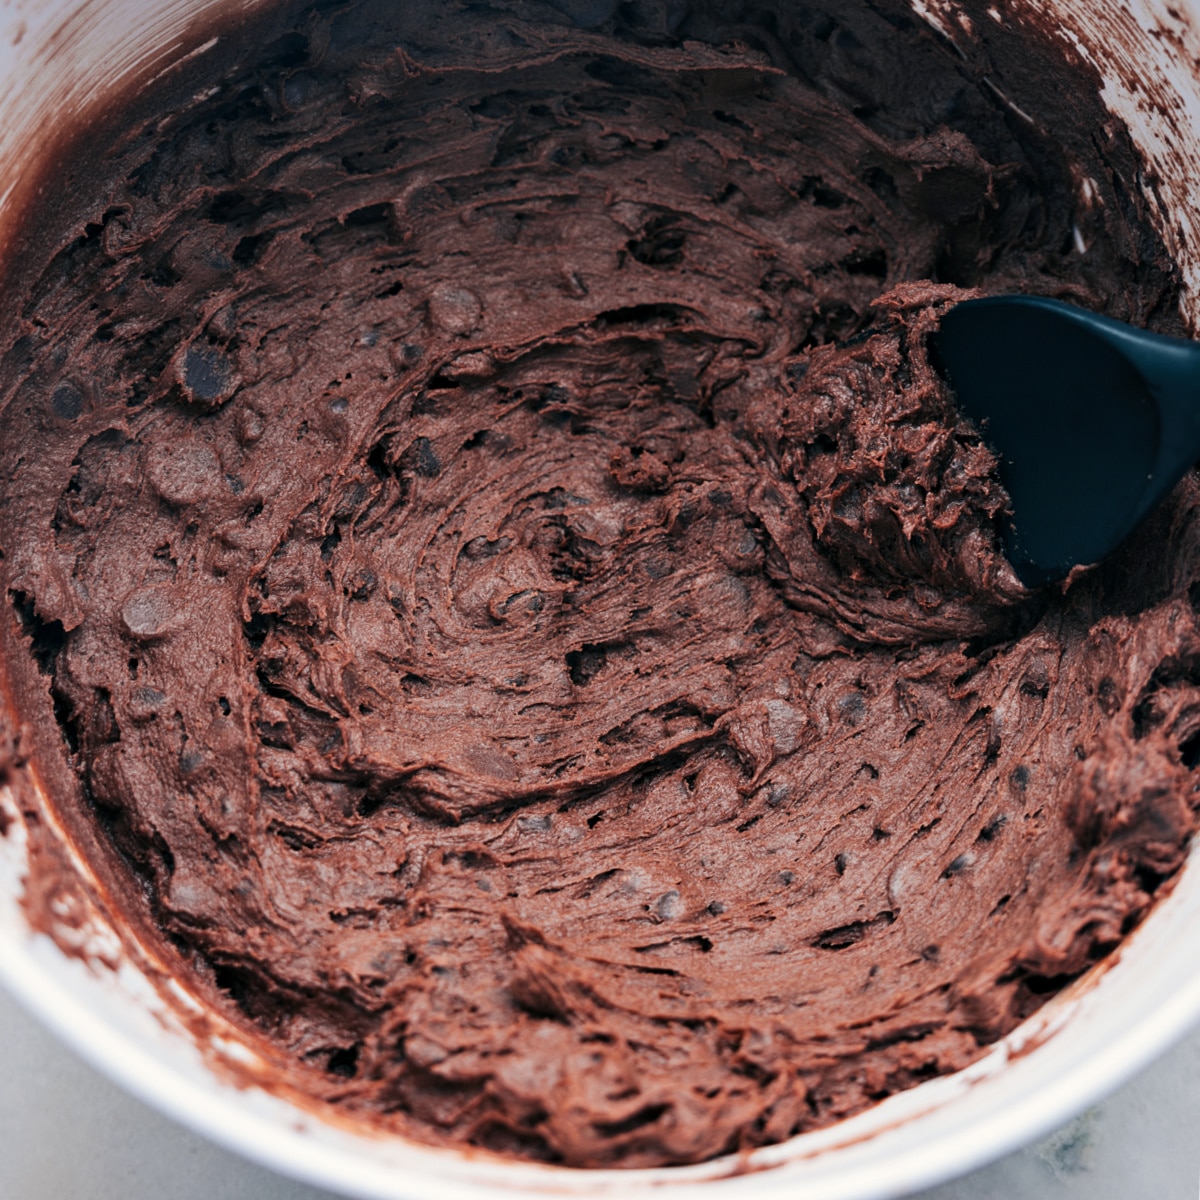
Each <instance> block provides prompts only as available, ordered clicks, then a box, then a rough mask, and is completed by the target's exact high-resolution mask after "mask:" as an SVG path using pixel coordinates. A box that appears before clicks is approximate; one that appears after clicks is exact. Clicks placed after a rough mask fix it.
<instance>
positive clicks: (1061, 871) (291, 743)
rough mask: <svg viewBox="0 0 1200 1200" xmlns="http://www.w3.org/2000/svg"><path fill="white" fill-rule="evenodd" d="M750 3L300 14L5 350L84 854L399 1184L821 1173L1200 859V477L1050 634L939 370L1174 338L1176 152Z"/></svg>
mask: <svg viewBox="0 0 1200 1200" xmlns="http://www.w3.org/2000/svg"><path fill="white" fill-rule="evenodd" d="M736 7H737V6H733V7H731V6H728V5H714V6H711V7H707V6H705V5H703V4H697V5H694V6H686V5H676V4H673V3H671V4H654V3H646V4H641V3H635V4H626V5H621V6H620V8H619V10H618V9H617V8H616V7H615V6H613V5H606V4H603V3H601V4H599V5H592V6H591V7H588V6H587V5H580V4H577V3H574V0H563V2H562V3H558V4H556V5H554V6H553V7H547V6H539V5H538V4H535V3H525V2H523V0H515V2H513V3H504V4H497V5H492V6H489V7H488V8H487V10H486V12H483V11H481V10H480V9H479V7H478V6H474V5H469V4H459V3H456V2H454V0H448V2H446V3H442V4H437V5H431V6H428V7H424V6H417V5H413V6H395V5H391V4H383V3H378V4H372V3H364V4H329V3H324V4H319V5H316V6H315V7H312V8H311V9H310V8H305V7H295V6H293V8H292V9H290V10H286V11H285V10H282V9H276V10H274V11H273V12H272V13H271V14H270V15H269V18H264V19H263V20H264V24H263V26H262V27H261V29H260V30H259V32H258V33H257V34H256V35H255V36H254V37H250V36H243V38H242V41H241V42H240V43H239V45H240V47H241V49H240V50H239V51H238V54H240V55H241V57H237V56H236V55H235V56H233V57H228V56H227V58H226V59H225V60H222V61H223V63H224V65H223V66H222V67H221V68H220V70H217V69H216V68H206V67H205V66H204V64H203V62H194V63H192V64H190V66H189V67H188V69H189V70H191V71H193V72H195V73H198V74H196V79H197V80H198V82H197V83H196V86H195V88H194V89H193V90H192V92H191V95H192V96H193V98H192V99H191V100H190V101H188V102H187V103H186V104H184V105H182V106H180V107H172V108H169V109H165V110H163V111H160V112H158V113H156V114H154V115H153V117H152V118H146V117H144V116H139V117H138V118H137V119H136V120H134V119H133V118H132V117H131V118H130V119H129V121H128V122H127V123H126V125H125V126H120V125H119V124H118V126H117V128H118V133H114V134H113V136H112V138H111V145H108V144H106V147H105V149H104V152H103V155H102V167H103V169H102V170H99V169H98V171H97V172H94V173H91V174H89V175H88V177H87V178H83V177H82V176H81V177H79V178H75V177H71V176H70V174H69V172H68V173H67V176H66V177H65V178H64V179H63V180H62V181H61V186H62V187H63V188H66V189H67V190H68V192H70V194H71V195H72V196H73V199H72V201H71V202H72V203H73V204H74V205H75V212H76V219H75V221H74V223H73V224H72V225H71V227H70V228H69V229H67V230H66V231H65V232H63V231H61V230H59V231H57V232H54V234H53V240H49V239H50V236H51V235H50V234H47V239H48V240H47V244H46V253H45V255H44V262H43V263H42V265H41V267H40V269H39V270H37V271H34V272H32V273H30V274H27V277H26V282H25V283H24V284H23V285H22V287H21V289H20V290H19V292H18V293H16V294H10V295H9V297H8V299H7V301H6V310H5V318H4V326H3V337H2V340H0V350H2V352H3V355H4V357H3V359H2V362H0V402H2V403H3V413H2V415H0V470H2V471H3V478H4V487H3V492H2V496H0V549H2V551H3V558H2V559H0V575H2V577H3V588H4V593H3V594H4V596H5V598H6V599H5V603H6V606H7V613H8V615H7V617H6V619H5V622H4V625H5V633H4V637H5V642H4V646H5V659H6V664H7V665H6V673H7V675H8V678H9V684H10V687H11V688H12V689H13V691H14V692H15V693H16V695H17V697H18V707H19V710H20V712H21V714H22V715H23V716H24V718H25V719H26V720H27V721H29V722H30V723H31V724H33V725H36V726H37V727H38V728H40V730H41V731H42V732H41V734H40V735H39V736H40V737H41V742H40V744H39V745H40V748H39V750H38V755H40V759H41V761H42V763H43V765H44V767H45V772H44V773H45V775H46V778H48V779H57V780H58V781H59V784H58V785H57V786H58V794H57V795H56V798H55V799H56V803H57V804H58V805H59V807H60V808H61V810H62V814H63V820H64V821H65V822H66V823H67V824H68V825H72V824H73V825H74V827H75V828H79V829H83V828H85V827H86V828H87V829H89V830H92V831H93V832H95V831H98V832H99V835H100V842H101V843H102V845H103V847H104V848H105V849H104V852H103V853H102V854H100V855H99V857H100V858H101V859H103V862H102V864H101V867H102V869H103V870H104V871H106V872H108V876H109V877H110V878H111V879H112V880H114V884H113V886H114V889H115V890H116V891H118V892H120V894H122V895H124V896H125V897H126V900H125V903H126V904H127V906H128V911H129V913H130V914H131V919H133V917H134V915H137V914H140V918H139V919H143V920H146V921H148V922H150V923H151V924H152V926H153V928H154V929H155V930H156V931H157V933H156V936H159V937H161V940H162V943H163V946H164V947H166V948H167V949H166V951H164V952H169V953H170V954H171V955H173V956H174V961H176V962H177V965H178V974H179V975H180V977H181V978H184V979H185V980H186V981H187V982H188V984H189V986H190V987H192V988H194V989H197V990H198V991H199V992H200V993H201V994H203V995H205V996H206V997H207V998H208V1000H209V1002H210V1003H212V1004H214V1005H220V1006H223V1007H224V1008H225V1009H226V1010H227V1011H229V1012H230V1013H231V1014H234V1015H235V1016H236V1019H237V1020H238V1021H240V1022H241V1023H242V1024H243V1025H244V1026H245V1028H246V1030H247V1034H248V1036H251V1037H254V1038H256V1039H258V1040H259V1041H260V1043H261V1044H262V1046H263V1047H264V1053H265V1054H267V1055H268V1057H269V1059H270V1061H271V1062H272V1063H274V1064H275V1069H276V1070H277V1071H278V1073H279V1078H280V1079H281V1080H282V1079H287V1080H288V1081H289V1082H290V1085H292V1086H296V1087H300V1088H302V1089H303V1090H304V1091H305V1092H306V1093H307V1094H309V1095H311V1096H312V1097H313V1098H314V1099H315V1100H316V1101H318V1102H320V1103H328V1104H331V1105H334V1106H337V1108H338V1109H339V1110H340V1111H341V1112H343V1113H345V1114H349V1115H351V1116H353V1117H354V1118H355V1119H360V1120H362V1121H365V1122H370V1123H373V1124H375V1125H376V1126H379V1127H383V1128H388V1129H392V1130H395V1131H397V1132H400V1133H403V1134H405V1135H407V1136H411V1137H416V1138H419V1139H423V1140H425V1141H429V1142H434V1143H440V1144H452V1145H464V1144H469V1145H472V1146H478V1147H483V1148H485V1149H490V1150H493V1151H498V1152H501V1153H505V1154H510V1155H517V1156H522V1157H527V1158H536V1159H542V1160H546V1161H551V1162H558V1163H565V1164H570V1165H576V1166H630V1167H632V1166H652V1165H662V1164H672V1163H688V1162H695V1161H699V1160H703V1159H706V1158H710V1157H712V1156H714V1155H719V1154H722V1153H725V1152H728V1151H731V1150H736V1149H739V1148H747V1147H753V1146H757V1145H762V1144H765V1143H769V1142H774V1141H779V1140H781V1139H784V1138H787V1137H789V1136H790V1135H792V1134H794V1133H797V1132H800V1131H803V1130H807V1129H812V1128H815V1127H819V1126H822V1125H827V1124H829V1123H831V1122H833V1121H835V1120H837V1119H839V1118H841V1117H844V1116H846V1115H848V1114H852V1113H855V1112H858V1111H860V1110H862V1109H863V1108H865V1107H867V1106H868V1105H870V1104H872V1103H873V1102H875V1101H877V1100H878V1099H880V1098H882V1097H885V1096H887V1095H889V1094H891V1093H893V1092H896V1091H898V1090H900V1089H903V1088H907V1087H910V1086H912V1085H914V1084H916V1083H918V1082H919V1081H921V1080H923V1079H927V1078H930V1077H932V1076H935V1075H939V1074H943V1073H946V1072H950V1071H954V1070H957V1069H958V1068H960V1067H962V1066H963V1065H965V1064H967V1063H969V1062H971V1061H972V1060H973V1059H975V1058H977V1057H978V1056H979V1055H980V1054H981V1053H983V1052H984V1049H985V1048H986V1047H987V1046H988V1045H989V1043H991V1042H993V1041H995V1040H996V1039H997V1038H998V1037H1001V1036H1002V1035H1003V1034H1005V1033H1006V1032H1008V1031H1009V1030H1011V1029H1012V1028H1014V1027H1015V1026H1016V1025H1017V1024H1018V1023H1019V1022H1020V1021H1021V1020H1023V1019H1024V1018H1025V1017H1026V1016H1027V1015H1029V1014H1030V1013H1031V1012H1033V1011H1034V1010H1035V1009H1036V1008H1037V1007H1038V1006H1039V1005H1040V1004H1042V1003H1043V1002H1044V1001H1045V999H1046V998H1047V997H1048V996H1049V995H1051V994H1053V993H1054V992H1055V991H1056V990H1058V989H1059V988H1061V987H1062V986H1063V984H1064V983H1065V982H1066V981H1068V980H1069V979H1071V978H1072V977H1074V976H1076V975H1078V974H1079V973H1080V972H1082V971H1083V970H1085V969H1086V968H1087V967H1088V966H1090V965H1091V964H1092V963H1094V962H1096V961H1098V960H1099V959H1101V958H1102V957H1103V956H1104V955H1105V954H1106V953H1108V952H1109V951H1110V950H1111V949H1112V948H1113V947H1114V946H1116V945H1117V943H1118V942H1119V941H1120V939H1121V938H1122V936H1123V935H1124V934H1125V933H1126V932H1127V931H1128V930H1129V929H1131V928H1132V926H1133V925H1134V924H1136V922H1137V921H1138V919H1139V917H1140V916H1141V915H1142V914H1143V913H1144V912H1145V911H1146V909H1147V908H1148V906H1149V905H1150V904H1151V903H1152V900H1153V898H1154V895H1155V893H1156V892H1157V891H1159V890H1160V888H1161V886H1162V885H1163V883H1164V881H1165V880H1168V879H1169V878H1170V876H1171V875H1172V873H1173V872H1175V871H1176V870H1177V869H1178V867H1179V866H1180V864H1181V863H1182V861H1183V858H1184V855H1185V853H1186V848H1187V843H1188V839H1189V836H1190V834H1191V832H1192V830H1193V828H1194V827H1195V824H1196V804H1197V798H1196V795H1195V790H1194V783H1193V776H1192V774H1191V769H1192V767H1193V766H1194V765H1195V763H1196V760H1197V758H1198V757H1200V626H1198V619H1197V615H1196V604H1195V603H1194V601H1195V593H1196V589H1195V587H1194V585H1193V582H1192V581H1193V580H1194V579H1195V578H1196V577H1197V562H1198V555H1200V518H1198V514H1197V505H1198V504H1200V489H1198V487H1197V483H1196V481H1195V480H1193V479H1191V478H1189V479H1188V480H1186V481H1185V482H1184V483H1183V484H1182V485H1181V486H1180V488H1179V490H1178V492H1177V493H1176V495H1175V496H1174V497H1173V498H1172V500H1171V501H1170V502H1169V504H1168V505H1167V506H1166V507H1165V508H1164V510H1163V511H1162V512H1160V513H1159V514H1158V515H1157V516H1156V517H1155V518H1154V519H1153V521H1152V522H1151V523H1150V524H1149V525H1148V526H1147V527H1146V528H1145V529H1144V530H1142V531H1141V532H1140V533H1139V534H1138V535H1137V537H1136V538H1135V539H1134V541H1133V542H1132V543H1131V544H1130V546H1129V547H1127V548H1126V549H1125V550H1124V551H1123V552H1122V555H1121V556H1120V557H1119V559H1118V560H1117V561H1116V562H1114V563H1112V564H1108V565H1106V566H1103V567H1101V568H1099V569H1097V570H1094V571H1092V572H1090V573H1088V574H1085V575H1084V576H1083V577H1082V578H1080V579H1077V580H1075V581H1074V582H1073V583H1072V585H1071V586H1070V587H1069V588H1067V589H1065V590H1063V589H1052V590H1048V591H1045V592H1041V593H1031V592H1028V591H1026V590H1025V589H1023V588H1022V587H1021V585H1020V584H1019V583H1018V582H1017V580H1016V578H1015V576H1014V575H1013V573H1012V571H1011V569H1010V567H1009V566H1008V564H1007V563H1006V562H1005V561H1004V559H1003V556H1002V554H1001V552H1000V550H999V541H998V530H999V528H1000V522H1001V521H1002V519H1003V516H1004V513H1005V505H1006V497H1005V495H1004V493H1003V490H1002V489H1001V487H1000V486H999V484H998V482H997V479H996V474H995V461H994V459H993V457H992V455H991V454H990V452H989V451H988V449H987V447H986V444H985V442H984V440H983V439H982V437H981V435H980V433H979V431H978V430H976V429H973V428H971V427H969V426H967V425H966V424H964V423H963V422H962V421H961V420H960V419H959V418H958V417H957V416H956V414H955V411H954V407H953V402H952V397H951V396H950V395H949V394H948V393H947V390H946V388H945V387H944V386H943V384H942V383H941V381H940V379H939V377H938V375H937V373H936V371H935V369H934V367H933V365H932V364H931V362H930V357H929V349H928V339H929V335H930V333H931V332H932V331H933V330H934V329H935V328H936V325H937V321H938V318H939V315H940V314H942V313H943V312H945V311H946V308H947V306H949V305H952V304H954V303H955V302H956V301H957V300H958V299H960V298H962V297H963V296H964V295H971V294H979V292H980V291H982V292H1003V291H1026V292H1038V293H1043V294H1048V295H1056V296H1060V297H1064V298H1067V299H1073V300H1075V301H1077V302H1079V303H1084V304H1087V305H1090V306H1092V307H1094V308H1097V309H1100V310H1103V311H1106V312H1108V313H1110V314H1112V315H1114V316H1117V317H1120V318H1124V319H1129V320H1134V321H1137V322H1139V323H1143V324H1145V323H1148V324H1151V325H1152V326H1154V327H1155V328H1158V329H1161V330H1165V331H1174V330H1176V329H1177V322H1178V318H1177V316H1176V315H1174V314H1175V301H1176V287H1177V285H1176V280H1175V274H1174V272H1173V269H1172V267H1171V264H1170V262H1169V260H1168V258H1167V256H1166V254H1165V252H1164V250H1163V248H1162V245H1161V242H1160V241H1159V240H1158V238H1157V236H1156V235H1155V233H1154V232H1153V230H1152V227H1151V226H1150V224H1149V221H1148V219H1147V217H1146V215H1145V213H1144V212H1143V209H1142V202H1141V200H1140V193H1139V192H1138V190H1137V185H1136V182H1135V176H1136V170H1137V167H1136V159H1135V156H1134V155H1133V152H1132V150H1131V149H1130V147H1129V144H1128V138H1127V136H1126V135H1125V134H1124V132H1123V131H1122V130H1120V129H1119V128H1116V127H1114V125H1113V122H1112V120H1111V118H1107V117H1105V115H1104V113H1103V109H1102V108H1101V106H1100V103H1099V99H1098V96H1097V88H1096V82H1095V80H1094V79H1092V78H1091V77H1089V76H1088V75H1087V74H1086V73H1084V72H1083V70H1082V68H1067V67H1066V66H1061V67H1055V66H1054V63H1053V61H1052V58H1051V54H1050V51H1049V50H1048V49H1047V48H1046V47H1045V46H1044V45H1041V43H1037V42H1036V40H1031V41H1030V43H1029V46H1028V48H1027V52H1023V53H1027V57H1024V58H1022V57H1019V56H1018V58H1016V59H1013V60H1012V61H1014V62H1029V63H1032V64H1033V65H1038V64H1040V66H1038V70H1039V72H1040V74H1039V75H1038V77H1039V78H1042V77H1043V76H1044V77H1045V78H1046V79H1048V80H1052V81H1053V86H1049V85H1047V87H1046V90H1045V91H1043V92H1041V93H1038V94H1033V95H1027V94H1025V93H1021V94H1020V95H1019V96H1018V97H1017V99H1019V100H1020V104H1021V106H1022V107H1021V108H1017V107H1016V106H1015V104H1014V102H1012V101H1010V100H1009V98H1008V94H1007V92H1006V91H1005V88H1007V87H1015V86H1017V85H1018V84H1019V83H1020V70H1019V68H1018V67H1014V68H1013V71H1014V72H1016V75H1015V76H1014V81H1009V80H1008V79H1006V77H1005V75H1004V70H1003V63H1004V62H1005V61H1007V60H1006V59H1005V58H1004V55H1005V54H1006V53H1007V51H1006V49H1005V47H1006V46H1008V45H1009V43H1007V42H1005V41H1003V38H1004V37H1010V36H1015V35H1010V34H1006V33H1002V32H996V33H995V34H994V36H995V37H996V38H998V39H1001V40H999V41H997V42H996V45H995V47H994V48H993V50H992V51H988V53H993V54H994V56H995V61H993V60H990V59H986V55H985V51H983V50H980V51H978V53H977V56H976V57H975V58H972V57H970V56H966V57H963V56H961V55H959V54H957V53H956V52H955V50H954V49H953V47H951V46H949V45H948V44H947V43H946V42H945V41H944V40H943V39H942V38H941V37H940V35H938V34H937V33H936V32H935V31H934V30H932V29H930V28H928V27H927V26H925V25H924V24H923V23H921V22H920V21H919V20H917V18H916V17H914V16H913V14H912V13H911V12H909V11H908V10H907V8H906V6H904V5H903V4H899V3H890V2H883V0H881V2H880V3H875V4H869V5H868V4H865V3H850V2H847V3H844V4H837V3H821V4H815V5H812V6H799V5H789V4H783V5H781V6H780V8H779V9H778V11H777V12H772V13H770V14H767V15H764V14H763V13H762V12H759V11H758V10H754V13H757V15H754V14H752V13H751V11H750V10H749V9H747V11H746V13H745V14H743V15H740V16H739V15H736V14H735V15H730V14H731V13H733V11H734V8H736ZM400 8H403V10H404V11H403V12H401V11H399V10H400ZM585 9H586V11H584V10H585ZM593 10H594V11H593ZM721 13H724V14H725V15H720V14H721ZM980 23H981V24H987V18H986V17H982V16H981V17H980ZM1029 36H1030V38H1031V39H1032V38H1033V35H1032V34H1030V35H1029ZM1039 47H1040V48H1039ZM1038 55H1041V56H1042V58H1038V57H1037V56H1038ZM1043 60H1044V61H1043ZM997 64H999V65H997ZM205 70H208V71H209V72H210V73H209V75H207V76H205V75H204V74H203V72H204V71H205ZM1031 70H1032V68H1031ZM143 105H144V102H143ZM1056 106H1057V107H1056ZM1105 120H1107V122H1108V124H1107V125H1103V122H1104V121H1105ZM1101 128H1103V132H1102V133H1101V132H1096V131H1099V130H1100V129H1101ZM52 768H53V769H52ZM121 889H124V890H123V891H122V890H121Z"/></svg>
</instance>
